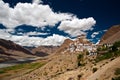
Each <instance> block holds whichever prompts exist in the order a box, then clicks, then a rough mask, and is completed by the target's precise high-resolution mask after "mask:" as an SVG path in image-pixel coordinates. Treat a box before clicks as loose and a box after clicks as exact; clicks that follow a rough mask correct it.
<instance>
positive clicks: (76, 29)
mask: <svg viewBox="0 0 120 80" xmlns="http://www.w3.org/2000/svg"><path fill="white" fill-rule="evenodd" d="M59 22H60V25H59V26H58V29H59V30H62V31H64V32H66V33H68V34H69V35H71V36H77V35H80V34H85V32H84V31H86V30H90V29H92V26H94V25H95V23H96V21H95V20H94V19H93V18H92V17H89V18H84V19H79V18H77V17H76V16H75V15H73V14H70V13H60V12H54V11H53V10H52V9H51V8H50V6H49V5H43V4H42V1H41V0H33V3H17V5H16V6H14V8H11V7H9V4H8V3H5V2H4V1H3V0H0V23H1V24H3V25H4V26H5V27H6V28H7V29H6V30H0V31H1V32H0V33H1V34H0V38H4V39H9V40H12V41H14V42H16V43H19V44H21V45H23V46H33V45H34V46H38V45H60V44H61V43H62V42H63V41H64V39H66V37H64V36H60V35H57V34H54V35H53V36H48V37H47V38H40V37H29V35H33V34H34V35H37V34H43V33H40V32H39V33H38V32H29V33H27V34H23V33H20V34H22V36H17V35H11V34H10V32H14V28H16V27H17V26H19V25H23V24H25V25H32V26H36V27H40V28H41V29H44V27H45V26H55V25H56V24H57V23H59ZM3 34H4V35H3ZM45 34H47V33H45ZM45 34H43V35H45Z"/></svg>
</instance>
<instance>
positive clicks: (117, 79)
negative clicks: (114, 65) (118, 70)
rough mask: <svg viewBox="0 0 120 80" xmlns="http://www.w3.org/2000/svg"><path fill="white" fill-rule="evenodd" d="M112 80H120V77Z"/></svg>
mask: <svg viewBox="0 0 120 80" xmlns="http://www.w3.org/2000/svg"><path fill="white" fill-rule="evenodd" d="M112 80H120V76H118V77H115V78H112Z"/></svg>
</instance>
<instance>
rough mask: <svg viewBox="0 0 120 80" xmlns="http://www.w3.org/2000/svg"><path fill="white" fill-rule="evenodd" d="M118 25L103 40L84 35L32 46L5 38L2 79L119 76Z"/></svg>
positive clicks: (0, 45) (114, 79) (104, 79)
mask: <svg viewBox="0 0 120 80" xmlns="http://www.w3.org/2000/svg"><path fill="white" fill-rule="evenodd" d="M118 27H119V25H117V26H113V27H112V28H110V29H109V30H108V31H107V32H106V33H105V34H104V35H103V37H102V38H101V41H100V43H99V44H93V43H92V42H90V41H89V40H88V39H87V38H86V36H85V35H80V36H78V37H77V38H76V39H74V40H71V39H66V40H65V41H64V42H63V44H62V45H61V46H39V47H36V48H30V49H29V48H24V47H22V46H20V45H18V44H16V43H14V42H12V41H8V40H3V39H1V40H0V54H1V55H0V59H1V62H0V80H119V79H120V39H119V35H118V34H119V32H120V28H118ZM118 29H119V30H118ZM112 30H115V31H112ZM111 31H112V32H111ZM6 43H7V44H6Z"/></svg>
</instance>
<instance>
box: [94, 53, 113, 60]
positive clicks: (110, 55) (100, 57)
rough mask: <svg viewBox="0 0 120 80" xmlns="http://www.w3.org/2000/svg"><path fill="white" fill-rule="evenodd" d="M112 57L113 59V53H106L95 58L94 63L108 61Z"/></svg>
mask: <svg viewBox="0 0 120 80" xmlns="http://www.w3.org/2000/svg"><path fill="white" fill-rule="evenodd" d="M112 57H113V53H111V52H107V53H104V54H102V55H99V56H97V58H96V60H95V61H96V62H99V61H102V60H105V59H109V58H112Z"/></svg>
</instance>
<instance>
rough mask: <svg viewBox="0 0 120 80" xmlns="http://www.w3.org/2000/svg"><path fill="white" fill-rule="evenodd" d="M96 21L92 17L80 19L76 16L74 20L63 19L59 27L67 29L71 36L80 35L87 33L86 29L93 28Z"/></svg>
mask: <svg viewBox="0 0 120 80" xmlns="http://www.w3.org/2000/svg"><path fill="white" fill-rule="evenodd" d="M95 23H96V21H95V20H94V19H93V18H92V17H90V18H84V19H78V18H74V19H72V20H67V21H62V22H61V24H60V26H59V27H58V29H60V30H63V31H65V32H66V33H68V34H70V35H71V36H78V35H80V34H85V32H84V31H86V30H90V29H92V26H94V25H95Z"/></svg>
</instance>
